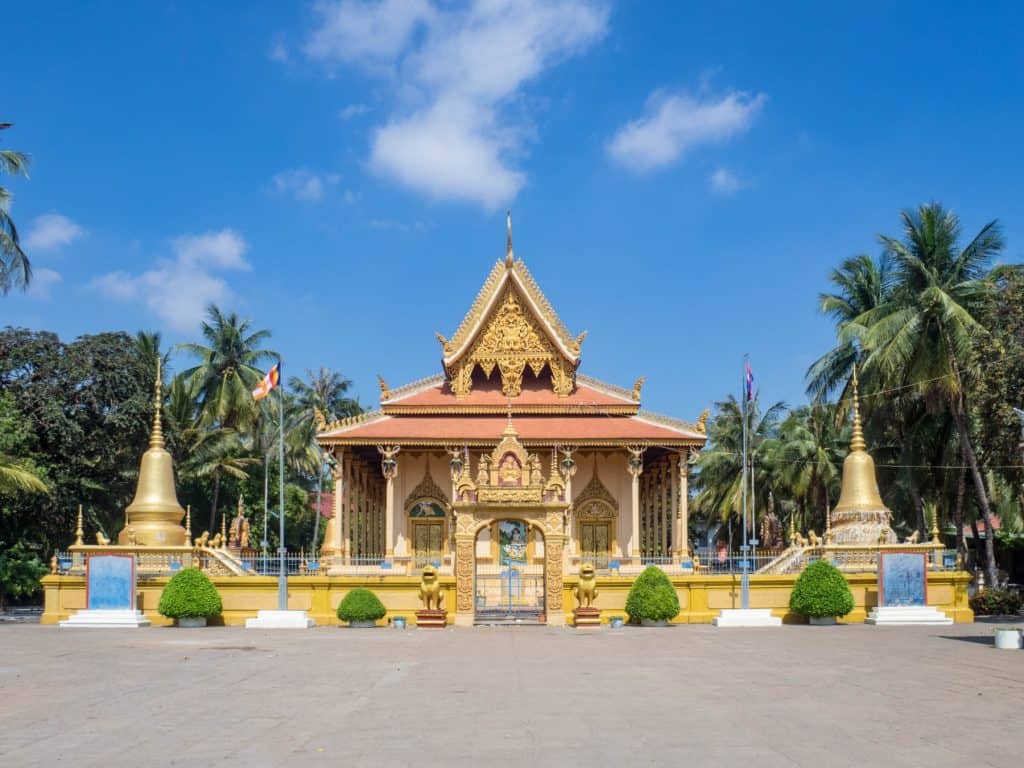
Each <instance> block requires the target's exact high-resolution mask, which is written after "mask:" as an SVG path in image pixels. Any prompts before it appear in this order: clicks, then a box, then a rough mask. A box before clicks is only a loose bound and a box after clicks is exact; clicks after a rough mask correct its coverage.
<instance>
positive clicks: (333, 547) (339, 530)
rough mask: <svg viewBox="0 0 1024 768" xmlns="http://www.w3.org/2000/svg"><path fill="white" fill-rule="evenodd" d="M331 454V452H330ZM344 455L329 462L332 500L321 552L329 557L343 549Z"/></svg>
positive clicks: (335, 555)
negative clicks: (332, 488) (332, 484)
mask: <svg viewBox="0 0 1024 768" xmlns="http://www.w3.org/2000/svg"><path fill="white" fill-rule="evenodd" d="M332 455H333V454H332ZM344 461H345V459H344V457H343V456H342V457H335V459H334V462H333V463H332V464H330V465H329V466H330V470H331V478H332V479H333V480H334V502H333V504H332V505H331V519H330V520H328V521H327V529H326V530H325V531H324V546H323V547H322V548H321V554H324V555H327V556H329V557H337V556H338V555H340V554H342V552H343V551H344V549H343V546H344V540H343V538H342V535H343V522H342V494H343V492H344V484H343V483H342V471H343V466H342V465H343V463H344Z"/></svg>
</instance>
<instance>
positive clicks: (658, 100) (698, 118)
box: [606, 91, 766, 173]
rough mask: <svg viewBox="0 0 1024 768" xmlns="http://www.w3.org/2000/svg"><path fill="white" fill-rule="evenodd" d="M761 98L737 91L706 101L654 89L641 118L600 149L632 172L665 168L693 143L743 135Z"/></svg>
mask: <svg viewBox="0 0 1024 768" xmlns="http://www.w3.org/2000/svg"><path fill="white" fill-rule="evenodd" d="M765 100H766V97H765V95H764V94H758V95H756V96H751V95H750V94H747V93H743V92H742V91H733V92H732V93H729V94H727V95H726V96H723V97H722V98H720V99H717V100H706V101H698V100H697V99H695V98H693V97H691V96H687V95H686V94H666V93H664V92H661V91H656V92H655V93H653V94H652V95H651V96H650V98H648V100H647V109H646V114H645V115H644V116H643V117H641V118H638V119H636V120H632V121H630V122H628V123H626V125H624V126H623V127H622V128H621V129H619V131H618V133H616V134H615V136H613V137H612V139H611V141H609V142H608V144H607V147H606V149H607V151H608V153H609V154H610V155H611V156H612V158H614V159H615V160H616V161H618V162H619V163H621V164H622V165H624V166H626V167H627V168H629V169H630V170H632V171H636V172H638V173H643V172H645V171H651V170H654V169H656V168H661V167H664V166H666V165H671V164H672V163H674V162H675V161H676V160H678V159H679V158H680V157H681V156H682V155H683V154H685V153H686V152H687V151H688V150H689V149H691V148H693V147H695V146H697V145H699V144H710V143H714V142H722V141H725V140H727V139H730V138H732V137H733V136H736V135H737V134H740V133H743V132H744V131H746V130H747V129H748V128H749V127H750V124H751V123H752V122H753V120H754V117H755V116H756V115H757V113H758V112H759V111H760V110H761V107H762V106H763V105H764V102H765Z"/></svg>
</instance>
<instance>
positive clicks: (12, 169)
mask: <svg viewBox="0 0 1024 768" xmlns="http://www.w3.org/2000/svg"><path fill="white" fill-rule="evenodd" d="M10 127H11V124H10V123H0V131H3V130H6V129H7V128H10ZM0 173H9V174H11V175H12V176H24V177H26V178H28V155H26V154H24V153H23V152H15V151H14V150H11V149H2V150H0ZM12 197H13V195H12V194H11V192H10V190H9V189H7V188H6V187H2V186H0V295H2V296H6V295H7V294H8V293H10V291H11V289H12V288H20V289H21V290H25V289H26V288H28V284H29V283H30V282H31V281H32V265H31V264H30V263H29V260H28V256H26V255H25V252H24V251H23V250H21V242H20V239H19V237H18V228H17V227H16V226H14V220H13V219H12V218H11V215H10V210H11V199H12Z"/></svg>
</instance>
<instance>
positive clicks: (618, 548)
mask: <svg viewBox="0 0 1024 768" xmlns="http://www.w3.org/2000/svg"><path fill="white" fill-rule="evenodd" d="M585 335H586V334H585V333H581V334H579V335H576V336H574V335H573V334H571V333H570V332H569V331H568V330H567V329H566V327H565V326H564V325H563V324H562V322H561V320H560V319H559V318H558V315H557V314H556V313H555V311H554V309H553V308H552V307H551V305H550V304H549V303H548V300H547V299H546V298H545V296H544V294H543V293H542V291H541V290H540V288H539V287H538V285H537V283H536V282H535V281H534V279H533V278H532V277H531V275H530V272H529V271H528V270H527V268H526V265H525V264H524V263H523V262H522V261H521V260H519V259H517V258H516V257H515V255H514V253H513V249H512V238H511V229H510V230H509V235H508V242H507V248H506V255H505V258H504V259H500V260H498V261H497V263H496V264H495V265H494V267H493V269H492V270H491V273H490V275H489V276H488V277H487V279H486V281H485V282H484V285H483V288H482V289H481V290H480V292H479V294H478V295H477V297H476V300H475V301H474V302H473V305H472V306H471V307H470V309H469V312H468V313H467V314H466V316H465V318H464V319H463V320H462V323H461V324H460V325H459V326H458V328H457V329H456V331H455V333H454V334H453V335H452V336H451V337H450V338H446V337H444V336H442V335H441V334H437V338H438V341H439V342H440V346H441V360H442V370H441V371H439V372H438V373H437V374H436V375H435V376H432V377H429V378H426V379H422V380H420V381H416V382H414V383H412V384H408V385H405V386H402V387H399V388H395V389H392V388H390V387H389V386H388V385H387V384H386V383H385V381H384V379H382V378H381V379H380V401H381V402H380V408H379V409H378V410H375V411H373V412H370V413H365V414H362V415H360V416H357V417H353V418H349V419H344V420H342V421H338V422H334V423H327V422H326V421H324V420H323V419H321V420H320V423H319V425H318V434H317V441H318V442H319V444H320V445H321V446H322V447H323V448H324V450H325V451H327V452H328V453H329V454H330V456H331V462H332V467H333V473H334V480H335V494H334V499H335V504H334V510H333V516H332V518H331V520H330V521H329V524H328V529H327V533H326V534H325V541H324V544H323V551H322V560H323V561H324V563H325V565H326V566H327V568H328V574H333V575H343V574H346V573H359V572H365V569H366V568H372V569H377V568H382V569H383V570H384V571H385V572H386V571H387V570H389V569H390V570H391V571H392V572H395V573H411V572H415V571H416V570H418V569H419V568H422V567H423V566H424V565H426V564H434V565H435V566H437V567H439V568H440V569H441V572H442V573H445V572H447V573H449V574H451V573H454V575H455V577H456V591H457V600H456V605H457V615H456V623H471V622H472V620H473V618H474V616H475V617H476V618H477V619H479V618H480V617H481V615H483V614H485V613H486V612H487V611H489V610H493V611H507V612H508V614H509V615H511V616H516V617H521V616H526V617H529V616H530V615H531V614H532V615H534V616H535V617H541V618H544V619H546V621H547V622H548V623H560V621H561V619H562V614H563V607H562V605H561V602H562V579H563V576H564V575H565V574H568V573H576V572H577V571H578V569H579V566H580V565H581V564H582V563H583V562H592V563H596V564H598V567H602V568H609V567H610V568H615V569H618V570H619V572H621V573H630V572H633V571H638V570H639V569H640V568H641V566H642V564H645V563H648V562H657V563H659V564H662V565H663V566H664V567H667V568H672V567H673V566H675V567H683V566H682V565H681V564H684V563H685V562H686V561H687V559H688V557H689V544H688V540H687V526H688V511H687V480H688V476H689V471H690V466H691V465H692V463H693V461H694V460H695V459H696V457H697V453H698V451H699V450H700V449H701V447H703V445H704V443H705V441H706V434H705V421H706V419H707V412H705V413H704V414H703V415H702V417H701V419H700V420H699V421H698V422H697V423H695V424H689V423H686V422H683V421H679V420H676V419H671V418H666V417H662V416H657V415H654V414H651V413H648V412H645V411H644V410H642V408H641V388H642V385H643V378H640V379H638V380H637V381H636V384H635V385H634V386H633V387H632V389H624V388H621V387H617V386H614V385H611V384H606V383H604V382H601V381H598V380H596V379H592V378H589V377H587V376H585V375H583V374H582V373H580V372H579V371H580V367H581V359H582V358H581V348H582V345H583V340H584V337H585Z"/></svg>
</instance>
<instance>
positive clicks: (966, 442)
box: [953, 402, 998, 589]
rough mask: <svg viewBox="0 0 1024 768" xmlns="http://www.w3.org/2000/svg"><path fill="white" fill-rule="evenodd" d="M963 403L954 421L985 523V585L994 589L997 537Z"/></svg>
mask: <svg viewBox="0 0 1024 768" xmlns="http://www.w3.org/2000/svg"><path fill="white" fill-rule="evenodd" d="M961 406H962V402H961V403H957V402H954V403H953V420H954V421H955V422H956V428H957V431H958V432H959V433H960V447H961V448H962V449H963V452H964V456H965V457H966V458H967V466H968V467H969V468H970V471H971V479H972V480H973V481H974V492H975V494H976V495H977V497H978V506H979V507H980V508H981V516H982V519H984V521H985V583H986V585H987V586H988V588H989V589H994V588H995V587H996V585H997V584H998V580H997V578H996V552H995V545H994V543H993V536H994V535H995V529H994V520H993V516H992V510H991V508H990V507H989V505H988V493H987V492H986V490H985V479H984V478H983V477H982V476H981V469H979V467H978V457H977V456H976V455H975V453H974V446H973V445H971V438H970V436H969V435H968V433H967V420H966V419H965V418H964V414H963V411H962V410H961Z"/></svg>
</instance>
